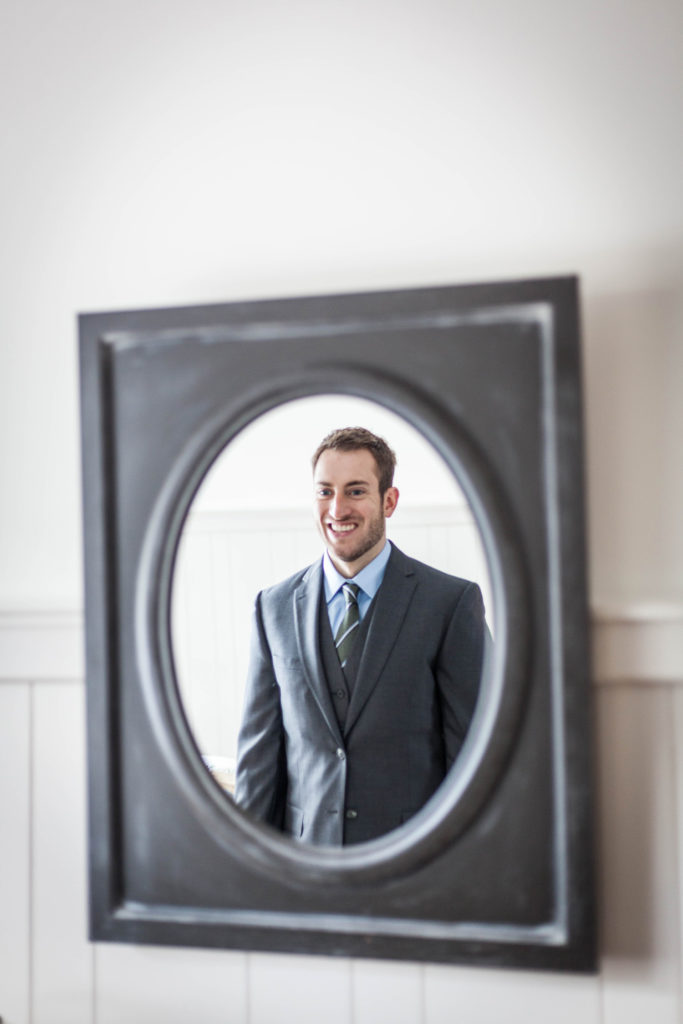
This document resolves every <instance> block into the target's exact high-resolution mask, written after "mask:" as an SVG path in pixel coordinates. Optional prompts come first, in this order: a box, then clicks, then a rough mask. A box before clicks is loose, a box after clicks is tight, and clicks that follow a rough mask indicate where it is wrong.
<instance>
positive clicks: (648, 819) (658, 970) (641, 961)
mask: <svg viewBox="0 0 683 1024" xmlns="http://www.w3.org/2000/svg"><path fill="white" fill-rule="evenodd" d="M597 703H598V750H599V764H600V771H599V780H598V784H599V816H600V823H601V828H600V851H601V855H600V861H601V870H600V874H599V889H600V892H601V918H602V949H603V956H602V984H603V1021H604V1024H642V1022H643V1021H653V1022H654V1021H656V1022H657V1024H669V1022H671V1024H673V1022H674V1021H676V1022H678V1021H679V1019H680V1018H679V1011H680V981H681V976H680V952H679V942H680V940H679V906H678V895H677V894H678V885H679V882H678V878H679V870H680V865H679V863H678V860H677V826H676V799H675V797H676V793H675V754H674V721H673V713H674V703H673V693H672V691H671V689H670V688H668V687H663V686H648V687H642V688H641V687H637V686H621V687H614V688H608V689H605V690H599V691H598V702H597Z"/></svg>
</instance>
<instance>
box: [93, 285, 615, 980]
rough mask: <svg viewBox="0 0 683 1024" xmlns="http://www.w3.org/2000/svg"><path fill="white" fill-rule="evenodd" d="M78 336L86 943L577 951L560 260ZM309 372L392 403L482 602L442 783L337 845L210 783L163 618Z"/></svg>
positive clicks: (577, 809) (585, 874)
mask: <svg viewBox="0 0 683 1024" xmlns="http://www.w3.org/2000/svg"><path fill="white" fill-rule="evenodd" d="M80 351H81V400H82V433H83V481H84V530H85V571H86V580H85V582H86V671H87V688H88V758H89V821H90V893H91V897H90V928H91V937H92V938H93V939H96V940H111V941H123V942H150V943H157V944H159V943H161V944H174V945H186V946H213V947H226V948H241V949H261V950H283V951H289V952H301V953H327V954H345V955H354V956H375V957H391V958H402V959H412V960H431V961H442V962H469V963H480V964H491V965H507V966H524V967H547V968H553V969H566V970H583V971H586V970H594V969H595V957H596V950H595V944H596V940H595V931H596V929H595V900H594V892H593V865H592V845H593V840H592V811H591V808H592V805H591V729H590V714H589V711H590V708H589V702H590V688H589V670H588V666H589V656H588V655H589V652H588V625H587V621H588V620H587V608H586V580H585V564H586V559H585V538H584V496H583V461H582V458H583V454H582V425H581V376H580V350H579V325H578V287H577V282H576V279H574V278H558V279H545V280H544V279H541V280H537V281H522V282H509V283H502V284H490V285H476V286H463V287H445V288H444V287H442V288H432V289H414V290H403V291H395V292H378V293H362V294H356V295H336V296H320V297H313V298H296V299H286V300H271V301H259V302H245V303H230V304H225V305H216V306H203V307H194V308H193V307H186V308H177V309H160V310H142V311H140V310H138V311H129V312H119V313H103V314H88V315H84V316H82V317H81V318H80ZM328 392H338V393H349V394H357V395H360V396H362V397H365V398H370V399H372V400H374V401H377V402H379V403H380V404H384V405H386V406H387V407H389V408H391V409H393V410H394V411H395V412H398V413H399V414H400V415H402V416H403V417H404V418H405V419H407V420H408V421H409V422H411V423H412V424H413V425H414V426H415V427H416V428H417V429H418V430H420V431H421V433H423V434H424V435H425V437H426V438H427V439H428V440H429V441H430V442H431V443H432V444H433V445H434V447H435V448H436V449H437V451H439V453H440V454H441V455H442V456H443V457H444V459H445V460H446V462H447V464H448V465H449V466H450V467H451V469H452V470H453V472H454V473H455V475H456V476H457V477H458V479H459V482H460V484H461V486H463V488H464V490H465V492H466V494H467V496H468V498H469V500H470V503H471V504H472V507H473V509H474V511H475V515H476V518H477V521H478V523H479V527H480V530H481V533H482V537H483V540H484V546H485V549H486V552H487V556H488V560H489V566H490V570H491V577H492V585H493V594H494V604H495V613H496V623H497V639H496V645H495V651H494V656H493V658H492V662H491V665H490V666H489V670H488V671H487V673H486V676H485V679H484V681H483V684H482V685H483V693H482V699H481V700H480V702H479V706H478V709H477V713H476V715H475V720H474V723H473V726H472V728H471V730H470V734H469V736H468V738H467V741H466V745H465V748H464V750H463V753H462V755H461V757H460V758H459V760H458V762H457V764H456V766H455V767H454V769H453V770H452V771H451V773H450V774H449V777H448V779H447V781H446V783H445V784H444V785H443V786H442V787H441V789H440V790H439V792H438V793H437V794H436V796H435V797H434V798H433V799H432V800H431V801H430V802H429V804H428V805H427V807H425V808H424V809H423V810H422V811H421V812H420V813H419V814H418V815H416V817H415V818H414V819H412V820H411V821H410V822H409V823H407V824H406V825H405V826H403V827H402V828H401V829H399V830H397V831H396V832H395V833H391V834H390V835H388V836H386V837H384V838H382V839H380V840H377V841H375V842H372V843H368V844H363V845H361V846H359V847H353V848H348V849H344V850H338V851H334V850H329V849H316V848H313V847H310V846H305V845H298V844H294V843H292V842H290V841H289V840H285V839H282V838H280V837H279V836H278V835H276V834H275V833H273V832H272V831H271V830H268V829H265V828H263V827H261V826H259V825H258V824H255V823H253V822H252V821H250V820H248V819H247V817H246V816H245V815H243V814H242V813H241V812H239V811H238V810H237V809H236V808H235V807H234V805H232V804H231V802H230V801H229V800H228V799H227V798H226V797H225V796H224V794H223V793H222V792H221V791H220V790H219V788H218V787H217V786H216V785H215V784H214V783H213V781H212V780H211V778H210V777H209V775H208V772H206V771H205V769H204V768H203V765H202V763H201V759H200V756H199V753H198V751H197V748H196V746H195V744H194V740H193V738H192V736H191V734H190V731H189V728H188V726H187V722H186V719H185V715H184V713H183V708H182V703H181V700H180V697H179V692H178V687H177V683H176V679H175V671H174V665H173V652H172V646H171V640H170V631H169V607H170V588H171V582H172V572H173V563H174V558H175V553H176V548H177V544H178V540H179V536H180V531H181V528H182V524H183V521H184V518H185V516H186V514H187V510H188V508H189V505H190V502H191V499H192V497H193V495H194V493H195V491H196V489H197V487H198V486H199V484H200V482H201V480H202V478H203V476H204V474H205V472H206V471H207V469H208V468H209V466H210V465H211V463H212V462H213V460H214V458H215V457H216V456H217V455H218V453H219V452H220V451H221V450H222V448H223V447H224V446H225V445H226V444H227V443H229V441H230V439H231V438H232V437H233V436H234V435H235V434H236V433H238V432H239V431H240V430H241V429H242V428H243V427H244V426H245V425H246V424H247V423H249V422H250V421H251V420H252V419H254V418H255V417H256V416H258V415H261V414H262V413H263V412H265V411H267V410H268V409H270V408H272V407H274V406H276V405H278V404H280V403H282V402H285V401H289V400H292V399H295V398H297V397H302V396H305V395H310V394H317V393H328ZM316 440H317V439H316V438H313V439H312V443H313V444H314V443H315V441H316Z"/></svg>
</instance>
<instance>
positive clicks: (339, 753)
mask: <svg viewBox="0 0 683 1024" xmlns="http://www.w3.org/2000/svg"><path fill="white" fill-rule="evenodd" d="M337 757H338V758H339V760H340V761H344V760H345V759H346V754H345V753H344V751H343V750H342V748H341V747H337Z"/></svg>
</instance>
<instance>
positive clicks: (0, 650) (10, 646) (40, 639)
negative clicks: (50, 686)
mask: <svg viewBox="0 0 683 1024" xmlns="http://www.w3.org/2000/svg"><path fill="white" fill-rule="evenodd" d="M84 675H85V663H84V644H83V612H82V611H81V610H76V609H68V608H52V609H44V608H43V609H39V608H21V609H11V608H4V609H0V676H1V677H2V678H4V679H13V680H17V681H18V680H25V679H26V680H31V679H36V680H48V679H54V680H63V679H70V680H80V679H83V677H84Z"/></svg>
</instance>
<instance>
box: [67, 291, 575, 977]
mask: <svg viewBox="0 0 683 1024" xmlns="http://www.w3.org/2000/svg"><path fill="white" fill-rule="evenodd" d="M489 287H490V286H488V285H467V286H464V287H463V288H461V289H459V291H460V293H461V295H465V294H466V295H467V296H468V297H469V303H470V304H471V305H475V306H476V304H477V302H478V301H480V297H483V296H486V298H487V303H489V302H490V291H489ZM495 287H496V288H497V289H498V290H499V291H498V295H497V299H500V301H501V302H503V301H513V302H515V303H519V301H520V289H521V292H522V294H524V293H526V295H527V297H530V296H533V297H534V298H535V299H537V298H538V292H539V288H540V291H541V292H543V293H544V297H545V299H548V297H549V293H551V294H550V299H549V301H550V302H551V304H553V305H554V308H555V309H558V308H560V307H561V306H564V307H565V309H564V313H563V316H562V317H561V318H560V320H561V322H563V323H565V322H566V316H567V311H568V309H571V306H572V297H571V293H572V291H573V292H574V293H575V290H576V284H575V280H574V279H572V278H569V279H563V280H562V281H559V282H558V281H557V280H552V281H544V280H543V279H541V280H540V281H531V282H510V283H506V284H503V285H496V286H495ZM506 289H508V290H509V291H510V296H509V299H508V298H505V290H506ZM445 291H449V292H452V291H453V289H445ZM443 293H444V289H440V288H437V289H416V290H412V291H411V292H408V293H404V292H403V291H399V292H388V293H361V294H360V295H342V296H332V297H327V296H320V297H316V298H315V299H313V300H310V301H311V302H315V303H320V304H321V305H322V306H323V307H326V308H328V310H329V308H330V307H329V305H328V303H332V305H333V306H334V305H335V304H336V305H337V306H338V309H339V311H340V312H342V313H345V312H346V311H347V310H350V309H352V307H353V304H354V302H355V301H357V300H358V299H362V300H367V299H368V297H370V298H371V300H372V301H374V302H376V303H377V304H378V306H379V305H380V304H381V303H382V302H383V301H385V299H392V300H395V301H398V302H399V305H400V304H401V299H402V298H403V297H404V296H405V295H406V294H407V296H408V303H410V302H412V301H413V299H414V298H415V297H416V296H417V295H422V296H427V295H429V296H435V297H436V298H437V299H438V298H439V297H440V296H441V295H443ZM302 301H305V300H303V299H291V300H271V302H269V303H267V304H265V305H267V306H268V308H269V309H270V310H272V311H273V312H274V313H275V312H276V311H277V310H279V311H280V312H282V307H283V306H284V307H285V308H287V309H291V308H293V306H292V304H294V305H295V306H296V305H298V304H299V303H301V302H302ZM465 304H467V303H465ZM253 305H254V303H251V302H249V303H244V304H238V306H237V310H238V312H237V322H245V321H244V319H243V317H248V315H249V307H251V306H253ZM258 305H259V306H261V307H263V306H264V303H258ZM178 309H179V310H181V311H182V312H183V316H186V317H187V321H188V325H189V324H190V323H193V324H195V325H196V324H197V322H198V320H199V321H200V322H201V320H202V318H203V317H204V316H205V317H206V322H207V323H214V322H215V321H216V317H217V316H218V317H220V316H222V315H223V313H224V312H225V310H226V309H227V310H229V311H230V312H231V314H233V315H235V313H236V306H235V304H229V305H228V306H223V305H216V306H206V307H199V308H195V307H178ZM168 312H169V311H168V310H147V311H139V312H137V313H135V312H134V313H128V314H118V313H114V314H101V315H100V314H86V315H85V316H83V317H82V318H81V330H82V343H81V367H82V378H81V380H82V386H81V395H82V403H83V406H82V407H83V473H84V495H83V503H84V521H85V523H86V560H87V562H88V568H87V571H86V637H87V655H86V657H87V665H88V675H89V680H90V679H91V678H92V677H93V675H95V676H96V675H97V674H98V673H100V681H101V682H103V686H102V687H100V688H97V687H96V688H94V689H93V687H92V686H90V684H89V688H88V716H89V722H90V723H91V726H92V723H93V722H95V723H98V724H97V725H96V728H98V729H102V724H103V722H106V721H107V720H108V724H109V725H111V723H112V721H113V720H114V718H115V716H113V717H112V715H111V704H110V702H111V700H112V693H113V691H112V687H111V679H112V677H113V676H114V675H115V674H116V666H115V664H114V663H113V662H112V661H111V655H112V652H111V650H110V649H109V648H108V646H107V644H106V642H105V641H106V637H107V635H108V632H109V631H110V630H112V629H115V628H116V623H115V602H114V601H113V600H112V587H113V585H114V582H113V579H112V575H111V574H112V569H113V565H114V564H115V558H113V557H112V556H113V554H114V552H113V550H112V546H113V541H112V536H111V529H110V519H109V517H108V511H107V486H108V482H107V481H108V470H109V469H110V468H111V467H110V466H109V465H108V446H107V437H106V434H107V432H106V428H105V429H103V431H102V439H103V443H102V446H101V447H100V449H99V450H97V449H95V447H94V446H92V445H90V446H89V445H88V443H87V437H86V432H87V427H88V426H90V427H92V424H93V422H100V423H102V421H103V420H106V412H107V409H106V401H107V400H106V397H105V396H104V394H103V391H102V390H99V389H97V391H96V392H94V391H93V386H94V383H95V380H96V378H97V376H98V367H97V366H96V365H95V364H94V362H93V360H92V358H91V355H88V352H87V351H86V349H88V346H92V343H93V341H94V340H95V339H97V338H98V337H99V335H100V334H101V333H102V330H103V329H105V328H109V327H111V326H112V322H113V320H114V321H116V327H117V328H124V329H125V328H126V327H131V328H132V329H140V327H141V325H142V326H143V327H148V328H150V329H155V325H156V324H158V323H159V320H160V319H161V320H162V321H163V319H164V317H165V316H166V315H167V314H168ZM173 312H174V313H176V312H177V310H175V311H173ZM129 318H130V319H129ZM127 319H129V322H128V324H125V325H124V323H123V322H122V320H127ZM568 333H569V334H571V328H570V329H569V330H568ZM93 351H94V350H93V349H92V348H90V352H91V353H92V352H93ZM556 352H557V348H556ZM565 355H566V353H563V352H560V356H562V357H563V358H564V356H565ZM577 355H578V353H577ZM555 372H557V368H555ZM95 394H97V395H98V396H99V397H94V395H95ZM578 424H579V435H580V434H581V429H580V418H579V420H578ZM562 443H563V445H564V447H565V453H570V458H572V459H575V458H576V457H578V464H579V465H582V459H581V450H580V449H581V436H579V439H578V449H577V448H576V439H574V440H573V441H572V442H571V443H569V442H568V441H567V440H566V439H565V440H564V441H563V442H562ZM572 445H573V446H574V447H573V448H572ZM575 527H576V528H575V530H574V534H575V537H574V541H575V542H577V543H578V547H581V546H582V543H584V536H583V529H582V524H580V523H578V524H577V523H576V522H575ZM570 528H571V524H569V529H570ZM565 529H567V527H566V525H565V527H563V530H562V531H561V536H562V537H563V538H564V539H565V540H566V534H565ZM570 532H571V529H570ZM574 559H576V549H574V552H573V559H572V561H573V560H574ZM577 561H578V562H579V566H578V574H579V575H583V579H584V586H585V570H584V571H583V572H582V570H583V563H582V559H581V558H579V559H577ZM563 564H565V565H566V564H567V563H566V560H565V562H564V563H563ZM564 583H565V585H567V581H566V580H565V581H564ZM98 603H99V607H98ZM570 607H572V608H573V609H574V610H576V601H572V602H570ZM578 617H580V616H578ZM572 628H573V629H574V630H577V629H578V630H579V631H580V630H581V629H582V628H583V630H584V642H585V643H587V636H588V632H587V619H586V616H585V615H584V622H583V625H582V624H580V623H578V622H574V623H573V625H572ZM579 646H580V645H579ZM584 649H585V648H584ZM103 652H106V656H105V657H104V659H103ZM562 654H563V658H564V657H565V656H566V655H567V651H566V650H565V649H564V648H563V652H562ZM579 660H582V659H581V658H579ZM103 691H104V692H103ZM575 691H576V687H575V688H574V692H573V698H574V703H573V705H572V702H571V701H569V702H567V694H566V693H565V694H564V695H563V696H564V698H565V701H564V703H565V707H564V711H565V714H566V715H572V716H573V719H574V720H576V719H578V720H581V721H583V723H584V725H585V724H586V715H585V713H582V712H581V709H580V707H579V704H580V701H578V700H577V699H576V697H577V694H576V692H575ZM103 734H106V735H108V740H109V747H108V757H107V758H106V760H105V761H104V762H103V761H102V758H101V756H100V755H101V748H100V747H99V745H98V744H97V743H96V742H95V739H94V736H93V730H92V728H90V729H89V764H90V773H91V774H90V790H89V792H90V795H89V814H90V844H91V845H90V849H91V868H92V870H91V895H92V899H91V936H92V937H93V938H95V939H102V940H110V941H120V940H124V941H131V940H132V941H138V940H140V941H152V942H157V943H161V944H167V943H170V944H176V943H178V944H181V945H184V944H189V945H207V946H223V947H226V948H254V949H281V950H282V951H286V950H290V951H293V950H295V949H296V951H298V952H308V953H310V952H312V950H311V948H310V945H306V944H305V943H304V946H303V947H302V948H299V946H298V945H297V942H296V939H295V938H293V936H294V932H293V931H292V933H291V934H286V935H284V937H280V936H275V935H274V934H273V933H272V932H271V931H270V930H268V929H266V930H265V931H266V932H267V936H266V941H262V940H263V935H264V929H261V928H249V927H246V926H238V927H237V931H235V932H234V933H233V935H232V936H230V937H228V936H226V935H225V934H223V933H222V932H221V931H220V926H219V925H218V924H217V923H216V922H213V923H212V922H211V921H210V920H209V919H208V916H207V918H206V919H204V920H203V921H201V923H200V922H194V923H191V922H190V921H188V920H187V914H183V915H181V916H180V917H178V918H174V915H173V912H172V911H170V908H169V911H170V912H169V913H168V914H165V915H162V919H161V920H153V919H152V918H153V917H154V914H153V913H150V915H149V916H148V917H145V915H144V913H143V914H142V915H140V914H139V912H138V911H133V912H132V913H131V909H130V908H128V907H127V906H126V904H125V903H124V902H122V900H121V892H122V890H121V884H120V879H119V878H118V877H117V873H116V871H115V870H112V860H111V858H110V854H111V852H112V850H114V848H115V845H116V834H117V830H118V826H119V823H118V821H117V819H116V814H115V808H116V805H117V801H116V771H117V766H116V761H117V750H118V743H119V737H118V736H116V735H111V734H110V733H109V732H108V731H107V729H106V728H105V729H104V730H102V731H101V732H100V735H103ZM584 766H585V758H584V755H583V754H581V756H580V757H579V758H578V761H577V764H575V765H574V767H573V768H572V769H571V771H570V776H571V778H572V780H573V782H574V787H573V789H574V795H572V794H567V799H568V802H570V801H571V800H575V801H577V802H583V806H584V807H585V801H586V799H587V792H586V791H587V788H588V785H589V776H590V772H589V771H587V772H585V773H584V774H585V778H583V779H581V778H580V775H581V771H582V768H583V767H584ZM577 772H578V774H577ZM103 791H105V792H106V793H107V801H106V803H107V806H106V807H103V806H102V802H101V796H102V792H103ZM577 792H578V793H579V795H578V796H576V793H577ZM570 820H573V819H572V816H571V815H570ZM591 824H592V823H591V822H587V821H586V816H585V815H584V817H583V824H582V826H581V828H580V829H579V830H578V831H577V833H576V834H572V835H570V836H569V849H568V865H567V869H568V872H569V875H570V876H571V873H572V870H573V868H574V867H575V866H576V865H578V864H579V863H580V862H581V863H582V865H583V866H582V868H581V871H580V874H581V876H582V881H583V883H584V884H583V886H582V888H583V891H584V892H585V893H586V898H585V900H583V901H579V902H578V904H577V903H576V902H575V903H574V904H572V901H571V900H570V901H569V902H570V920H568V922H567V926H568V932H569V934H570V936H571V935H573V936H574V939H576V938H577V936H580V937H581V942H580V943H579V947H580V948H578V947H577V948H570V947H568V946H566V945H565V946H562V947H556V946H553V945H547V944H544V943H541V944H540V945H534V944H531V945H528V946H527V945H525V944H524V943H522V944H519V943H517V944H515V943H512V944H508V943H497V942H495V941H493V942H490V941H489V942H486V943H485V944H484V945H482V943H481V942H473V941H471V940H470V941H464V942H463V943H461V945H460V946H459V950H460V952H458V950H457V949H454V948H453V946H452V945H449V946H448V949H447V950H445V949H444V948H443V947H442V946H440V945H439V943H438V941H436V942H434V941H432V940H425V941H426V943H427V945H428V946H429V949H428V950H427V946H425V947H424V951H421V950H417V949H415V948H412V947H411V952H410V955H409V956H408V958H409V959H416V960H433V961H436V962H453V963H459V962H467V963H472V962H475V963H491V964H496V965H498V966H509V965H510V963H511V961H510V953H511V951H514V957H513V962H514V965H515V966H525V965H526V966H535V967H543V968H550V969H553V968H558V969H559V968H561V969H569V970H593V969H594V966H595V944H594V899H593V894H592V886H593V879H592V872H591V868H590V864H588V863H586V857H585V851H586V847H587V845H592V835H590V833H591ZM575 881H577V879H572V877H569V876H568V878H567V884H568V885H569V887H570V888H571V889H574V884H573V882H575ZM198 915H199V917H201V911H199V912H198ZM170 921H173V923H174V924H173V932H174V935H175V938H174V937H170V938H169V932H168V928H167V926H168V924H169V923H170ZM313 932H315V929H313ZM309 934H311V933H309ZM315 934H316V935H317V938H316V943H317V944H318V945H319V946H321V947H329V948H325V949H322V948H321V950H320V951H321V952H325V953H326V954H332V955H359V956H371V957H372V956H374V957H379V958H382V957H383V956H391V957H394V956H399V957H406V955H407V954H406V953H405V952H401V951H398V952H397V950H401V949H403V948H404V947H405V944H406V942H408V943H410V942H411V941H412V940H410V939H407V938H405V937H397V936H393V937H391V936H386V935H384V936H374V937H372V938H370V937H366V938H365V944H364V945H363V944H361V945H358V944H356V945H355V946H354V948H353V949H352V950H351V949H349V948H348V946H347V944H346V943H345V941H344V939H345V936H341V937H340V936H339V935H338V934H337V935H329V934H328V933H327V932H326V931H324V930H323V931H321V932H319V933H318V932H315ZM183 936H184V937H185V940H186V941H184V939H183ZM591 936H593V941H591ZM233 938H234V942H233V941H232V939H233ZM252 942H254V943H255V944H254V945H252Z"/></svg>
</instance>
